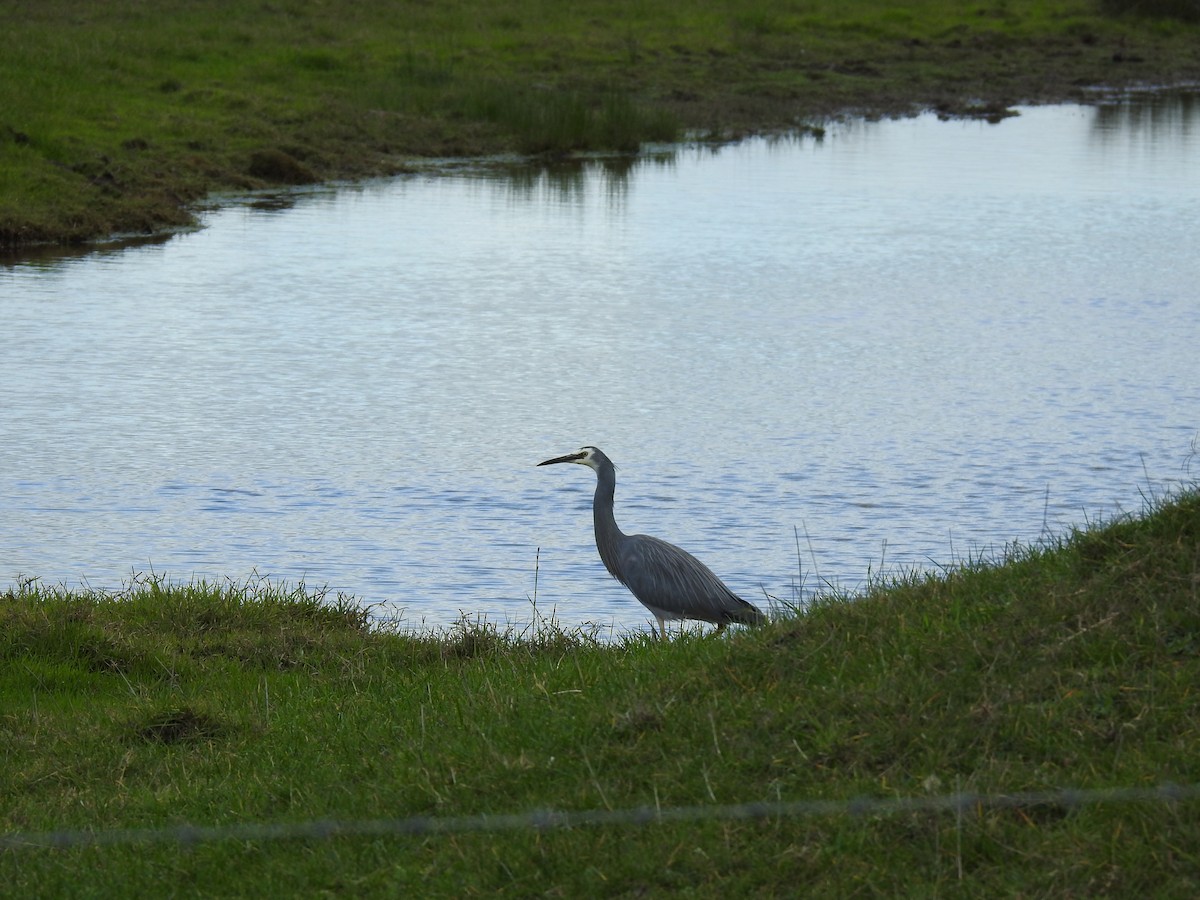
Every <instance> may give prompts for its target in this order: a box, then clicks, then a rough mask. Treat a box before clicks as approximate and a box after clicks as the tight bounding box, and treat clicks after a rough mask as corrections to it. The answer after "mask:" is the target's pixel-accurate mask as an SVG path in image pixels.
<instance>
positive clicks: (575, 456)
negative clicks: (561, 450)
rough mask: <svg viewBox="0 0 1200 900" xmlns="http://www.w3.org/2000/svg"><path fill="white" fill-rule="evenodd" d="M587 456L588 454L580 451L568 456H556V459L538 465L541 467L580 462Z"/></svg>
mask: <svg viewBox="0 0 1200 900" xmlns="http://www.w3.org/2000/svg"><path fill="white" fill-rule="evenodd" d="M585 456H587V454H586V453H584V452H583V451H580V452H578V453H568V454H567V455H566V456H556V457H554V459H547V460H545V461H544V462H540V463H538V465H539V466H552V465H554V464H555V463H564V462H579V461H580V460H581V459H583V458H584V457H585Z"/></svg>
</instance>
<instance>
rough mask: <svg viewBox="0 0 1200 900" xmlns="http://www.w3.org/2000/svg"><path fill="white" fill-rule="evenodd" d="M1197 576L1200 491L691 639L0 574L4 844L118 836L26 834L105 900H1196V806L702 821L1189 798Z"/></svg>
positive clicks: (10, 875) (62, 877)
mask: <svg viewBox="0 0 1200 900" xmlns="http://www.w3.org/2000/svg"><path fill="white" fill-rule="evenodd" d="M1198 591H1200V495H1197V494H1195V493H1193V494H1190V495H1188V496H1184V497H1182V498H1180V499H1178V500H1176V501H1173V502H1170V503H1159V504H1156V505H1155V506H1154V508H1153V509H1151V510H1148V511H1147V513H1146V514H1145V515H1143V516H1141V517H1139V518H1131V519H1127V520H1122V521H1120V522H1117V523H1115V524H1111V525H1107V526H1104V527H1095V528H1092V529H1089V530H1087V531H1085V532H1081V533H1078V534H1075V535H1073V536H1071V537H1070V538H1068V539H1065V540H1063V541H1061V542H1059V543H1058V544H1056V545H1055V546H1053V547H1047V548H1038V549H1021V550H1016V551H1014V552H1013V553H1012V554H1011V556H1010V558H1009V559H1008V560H1007V561H1006V562H1004V563H1003V564H993V565H977V566H972V567H969V568H967V569H965V570H962V571H952V572H948V573H946V574H944V575H943V576H941V577H937V578H927V577H914V578H907V579H901V580H900V581H899V583H894V584H891V585H889V586H886V587H883V586H881V587H878V588H874V589H871V590H870V591H868V592H867V593H866V594H865V595H863V596H861V597H857V598H854V599H853V602H849V598H839V597H834V596H827V597H825V598H823V599H821V600H820V601H819V602H818V603H817V604H816V605H815V606H814V607H813V608H812V609H811V610H810V611H809V612H807V613H805V614H804V615H802V616H799V617H795V618H792V619H788V620H784V621H779V622H776V623H774V624H772V625H771V626H768V627H765V628H762V629H759V630H755V631H748V632H747V631H743V632H742V633H739V634H735V635H730V636H728V637H726V638H699V637H695V636H688V637H684V638H681V639H679V640H675V641H672V642H670V643H667V644H665V645H659V644H657V643H655V642H652V641H648V640H645V641H643V640H638V639H631V640H629V641H627V642H626V643H624V644H620V645H617V646H611V645H609V646H605V645H597V644H595V643H594V642H592V641H590V640H588V639H587V638H586V637H582V636H580V635H572V634H566V633H562V632H561V631H559V630H555V629H553V628H551V629H546V630H543V631H541V632H537V633H528V634H526V635H524V636H513V635H506V634H502V633H498V632H497V631H496V630H494V629H488V628H481V627H466V628H463V629H461V630H459V631H458V632H455V633H453V634H449V635H444V636H442V637H437V638H434V637H412V636H405V635H401V634H396V633H389V632H388V631H387V630H386V629H384V630H379V629H370V628H368V627H367V623H366V620H365V619H364V616H363V615H362V613H361V612H360V611H359V610H357V609H356V608H354V607H353V606H351V605H346V604H336V603H335V604H327V603H321V602H320V601H319V598H316V597H312V596H309V595H305V594H303V593H293V594H288V593H286V592H283V591H279V590H277V589H273V588H270V587H261V586H259V587H250V588H246V587H211V588H210V587H205V586H201V585H194V586H191V587H166V586H163V585H161V584H156V583H153V582H150V583H145V584H141V585H136V586H134V587H133V588H131V590H130V591H129V592H128V593H127V594H125V595H122V596H119V597H97V596H82V595H70V594H63V593H60V592H56V591H53V590H47V589H43V588H39V587H37V586H36V585H34V586H29V587H27V588H25V589H22V590H19V591H16V592H10V593H9V594H8V595H5V596H0V661H2V663H0V753H2V754H3V764H2V765H0V797H2V798H3V803H2V804H0V823H2V824H0V831H2V832H3V834H0V837H5V836H11V835H12V834H13V833H16V832H21V833H25V834H26V835H30V834H34V833H39V832H54V831H59V830H63V829H66V830H80V831H82V832H85V833H92V832H95V833H96V834H97V837H98V839H99V840H100V841H101V842H102V843H100V844H97V845H95V846H91V845H77V844H71V845H67V846H61V847H41V848H33V847H20V848H19V847H17V846H14V844H16V843H19V841H13V840H11V838H10V837H9V838H5V840H4V844H2V845H0V884H4V885H6V887H7V889H8V890H9V891H11V892H13V893H14V894H15V895H19V896H56V895H57V896H101V897H102V896H114V897H116V896H145V895H149V894H151V893H153V894H156V895H157V894H162V893H171V894H172V895H175V896H214V895H220V896H278V895H282V896H314V895H317V894H319V893H321V892H349V893H353V894H354V895H356V896H397V895H398V894H400V893H401V892H403V891H404V890H405V889H413V890H419V891H420V892H422V893H423V894H425V895H428V894H436V895H440V896H469V895H476V894H483V893H493V892H498V893H501V894H510V895H516V896H529V895H531V894H551V895H560V896H582V895H596V894H602V895H643V894H646V893H656V892H659V891H665V890H672V889H679V890H686V891H689V892H694V893H696V894H699V895H702V896H748V895H751V893H752V892H753V893H755V894H758V895H762V894H766V895H771V894H774V895H792V894H793V893H794V891H795V890H796V889H797V887H798V886H799V885H803V886H804V891H805V893H810V894H812V895H817V896H820V895H825V896H833V895H836V896H845V895H848V894H871V893H889V894H891V893H896V894H901V895H909V896H934V895H938V894H939V893H945V894H949V895H954V894H969V895H972V896H999V895H1005V896H1011V895H1039V896H1045V895H1054V896H1098V895H1112V896H1157V897H1172V896H1178V897H1183V896H1194V895H1195V894H1196V891H1197V890H1198V889H1200V800H1198V799H1197V798H1196V796H1195V795H1194V794H1193V795H1192V796H1191V798H1190V799H1184V800H1181V801H1178V802H1172V801H1169V800H1165V799H1162V800H1152V801H1151V802H1131V801H1129V800H1125V801H1123V802H1119V801H1118V800H1117V799H1114V800H1113V802H1100V803H1087V804H1080V805H1071V804H1070V803H1066V802H1056V801H1052V800H1050V801H1046V800H1043V801H1042V802H1017V803H1014V804H1013V805H1003V806H992V805H987V804H969V805H967V806H966V807H965V808H963V807H954V808H942V809H938V808H914V809H888V808H884V807H865V806H863V807H858V811H857V812H855V811H854V809H855V808H854V807H853V806H847V807H846V808H844V809H842V810H841V811H840V812H838V813H832V814H831V813H829V812H827V811H826V812H820V813H816V814H812V815H798V816H767V817H765V818H751V819H739V818H728V817H725V818H722V817H715V816H714V817H705V816H704V815H703V811H704V810H705V809H710V810H717V809H718V808H719V807H721V806H722V805H727V804H738V803H748V802H749V803H758V802H775V801H779V800H783V801H795V800H820V801H834V802H835V804H836V803H837V802H840V801H850V800H852V799H853V798H863V797H866V798H877V799H879V800H882V801H886V800H888V799H889V798H916V799H920V798H925V797H936V796H939V795H941V794H946V793H952V792H958V791H966V792H977V793H979V794H988V795H990V794H998V793H1015V792H1026V791H1034V792H1037V791H1057V790H1060V789H1064V788H1070V789H1080V790H1096V789H1107V788H1121V789H1126V788H1142V787H1154V786H1157V785H1160V784H1163V783H1166V782H1174V783H1177V784H1183V785H1189V784H1190V785H1196V784H1198V783H1200V691H1197V685H1200V602H1198V600H1200V598H1198ZM639 807H648V808H650V809H652V810H662V811H664V813H665V814H666V816H667V820H665V821H662V822H657V823H656V822H653V821H650V822H643V823H642V824H631V823H629V822H625V823H604V822H598V823H594V824H588V825H578V826H576V827H571V828H556V829H548V830H538V829H535V828H532V827H518V828H511V829H500V830H484V831H479V830H472V829H474V828H477V827H478V825H479V822H478V821H477V820H468V821H467V822H465V823H461V824H462V825H463V827H461V828H456V829H452V830H450V831H448V832H445V833H431V832H427V833H417V834H398V833H390V832H389V831H388V830H387V829H380V830H379V831H378V832H377V833H375V832H372V833H367V834H359V835H343V836H338V837H329V836H314V833H315V834H317V835H319V833H320V831H321V827H320V826H311V827H310V828H309V831H308V833H309V837H307V838H304V839H287V840H271V839H267V838H268V837H269V835H267V834H266V833H265V832H241V833H234V834H232V835H230V836H227V837H225V838H224V839H220V840H207V839H206V840H199V841H190V842H189V841H186V840H184V841H183V843H182V844H181V843H180V842H179V840H177V838H178V837H179V835H178V834H175V835H172V836H169V839H167V840H164V841H162V842H151V843H142V842H138V841H133V842H125V841H122V840H121V839H120V838H121V835H120V834H114V833H113V832H111V831H110V830H111V829H131V828H132V829H143V828H158V827H169V826H175V825H179V824H180V823H190V824H193V825H199V826H238V825H241V826H244V825H246V824H247V823H258V824H263V823H266V824H267V825H280V824H286V823H306V822H313V821H314V820H328V819H337V820H354V821H361V820H384V819H397V818H404V817H409V816H417V815H420V816H430V817H436V818H437V819H438V820H439V821H442V820H443V819H444V818H445V817H456V816H459V817H462V816H466V817H470V816H476V815H479V814H485V813H486V814H495V815H505V814H510V813H527V812H530V811H537V810H549V809H553V810H566V811H598V812H597V816H599V817H603V815H604V814H606V813H607V811H609V810H615V811H620V810H627V809H632V808H639ZM694 807H699V808H700V810H699V813H698V814H696V815H695V816H694V817H692V818H688V819H685V820H670V818H669V817H670V815H671V810H674V809H678V808H694ZM466 826H470V828H468V827H466ZM78 837H79V835H78V834H76V835H74V839H76V840H77V839H78ZM109 840H111V841H113V842H112V843H103V842H104V841H109ZM5 845H7V846H5Z"/></svg>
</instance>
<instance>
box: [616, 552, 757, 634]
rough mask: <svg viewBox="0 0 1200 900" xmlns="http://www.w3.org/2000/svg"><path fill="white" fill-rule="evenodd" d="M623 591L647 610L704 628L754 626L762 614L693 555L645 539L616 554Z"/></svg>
mask: <svg viewBox="0 0 1200 900" xmlns="http://www.w3.org/2000/svg"><path fill="white" fill-rule="evenodd" d="M618 554H619V557H620V562H621V574H622V575H623V576H624V578H623V581H624V583H625V586H626V587H627V588H629V590H630V591H631V592H632V593H633V595H634V596H635V597H637V598H638V599H639V600H640V601H642V603H644V604H646V606H649V607H651V608H652V609H654V610H661V611H662V612H664V613H668V614H670V615H673V616H679V617H681V618H688V619H700V620H702V621H705V622H715V623H718V624H720V623H724V622H748V623H749V622H757V621H759V620H760V619H761V618H762V613H760V612H759V611H758V609H756V608H755V607H754V606H753V605H751V604H749V603H747V602H746V601H745V600H743V599H741V598H740V597H738V596H737V595H736V594H734V593H733V591H731V590H729V588H727V587H726V586H725V584H724V583H723V582H722V581H721V579H720V578H718V577H717V576H716V575H715V574H713V571H712V569H710V568H709V567H708V566H706V565H705V564H704V563H702V562H700V560H698V559H696V557H694V556H692V554H690V553H688V552H687V551H686V550H683V549H681V548H679V547H676V546H675V545H674V544H670V543H667V542H666V541H663V540H660V539H658V538H655V537H650V536H649V535H645V534H633V535H629V536H628V537H626V538H625V540H624V541H622V542H621V545H620V547H619V548H618Z"/></svg>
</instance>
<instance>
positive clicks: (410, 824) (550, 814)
mask: <svg viewBox="0 0 1200 900" xmlns="http://www.w3.org/2000/svg"><path fill="white" fill-rule="evenodd" d="M1197 799H1200V784H1187V785H1178V784H1161V785H1158V786H1157V787H1127V788H1098V789H1077V790H1072V789H1066V790H1056V791H1031V792H1023V793H1012V794H977V793H971V792H960V793H954V794H939V795H929V796H916V797H859V798H854V799H850V800H792V801H778V802H764V803H737V804H728V805H717V804H714V805H705V806H674V807H666V808H660V807H656V806H639V807H632V808H627V809H590V810H579V811H559V810H535V811H531V812H526V813H509V814H500V815H490V814H479V815H469V816H406V817H402V818H394V819H361V820H354V819H349V820H343V819H313V820H308V821H303V822H258V823H245V824H235V825H212V826H197V825H172V826H166V827H162V828H117V829H96V830H86V829H64V830H59V831H37V832H33V831H31V832H11V833H9V834H0V850H9V851H20V850H36V849H46V848H57V849H68V848H75V847H96V846H112V845H120V844H165V843H174V844H181V845H195V844H206V843H214V842H217V841H280V840H328V839H332V838H338V837H360V836H368V837H379V836H403V835H438V834H466V833H472V832H476V833H477V832H501V831H514V830H517V829H530V830H538V831H548V830H556V829H565V828H581V827H589V826H647V825H655V824H660V823H671V822H687V821H697V820H730V819H745V820H750V819H785V818H833V817H839V816H846V817H857V818H863V817H886V816H894V815H898V814H901V813H912V812H954V813H955V814H956V815H959V816H963V815H965V814H967V813H970V812H975V813H977V814H978V813H982V812H984V811H986V810H997V809H1013V808H1032V807H1057V808H1061V809H1067V810H1071V809H1077V808H1080V807H1085V806H1096V805H1100V804H1113V803H1122V804H1128V803H1143V804H1145V803H1158V804H1164V805H1169V806H1175V805H1178V804H1180V803H1184V802H1186V801H1190V800H1197Z"/></svg>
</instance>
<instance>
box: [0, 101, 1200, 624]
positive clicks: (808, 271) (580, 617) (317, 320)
mask: <svg viewBox="0 0 1200 900" xmlns="http://www.w3.org/2000/svg"><path fill="white" fill-rule="evenodd" d="M291 199H292V200H293V201H294V202H290V203H288V204H284V207H285V208H282V209H278V208H256V207H255V206H254V205H251V204H248V203H233V204H231V205H227V206H224V207H222V208H218V209H215V210H214V211H212V212H210V213H208V214H206V215H205V219H204V226H205V227H204V228H203V230H200V231H198V232H196V233H191V234H186V235H182V236H178V237H176V238H174V239H172V240H170V241H167V242H165V243H157V244H154V245H147V246H141V247H134V248H126V249H121V250H119V251H114V252H109V253H93V254H89V255H84V256H80V257H76V258H69V259H53V260H46V261H30V262H25V263H15V264H10V265H8V266H6V267H3V268H0V316H2V320H3V322H4V323H5V324H4V334H5V340H4V352H3V354H0V391H2V394H3V402H2V403H0V584H3V583H5V582H7V583H13V582H15V581H17V580H18V578H20V577H31V576H32V577H38V578H40V579H41V580H42V581H43V582H44V583H47V584H59V583H61V584H65V585H68V586H78V585H90V586H91V587H95V588H109V589H114V588H120V587H121V586H122V584H124V583H126V582H128V580H129V579H130V578H131V577H133V576H134V575H135V574H146V573H150V572H153V573H155V574H157V575H160V576H166V577H168V578H171V579H173V580H178V581H187V580H190V579H192V578H206V579H209V580H217V581H222V580H225V579H227V578H230V579H235V580H245V579H246V578H248V577H252V576H254V575H258V576H263V577H268V578H270V579H272V580H279V581H285V582H288V583H295V582H298V581H304V582H305V583H306V584H308V585H309V586H312V587H318V586H327V587H328V588H329V589H330V590H331V591H333V592H338V591H341V592H346V593H350V594H353V595H354V596H355V597H356V598H358V599H359V600H360V601H361V602H363V603H367V604H375V605H376V609H377V612H378V613H379V614H380V615H394V614H397V613H400V614H402V615H403V616H404V620H405V621H406V622H408V623H410V624H411V625H414V626H425V627H437V626H443V625H447V624H449V623H452V622H453V621H454V620H456V619H457V618H458V617H459V615H460V613H466V614H467V615H469V616H472V617H476V616H478V617H485V618H487V619H488V620H490V621H495V622H514V623H521V622H524V621H527V620H529V618H530V617H531V613H532V606H531V598H532V597H533V595H534V593H535V590H536V597H537V602H538V607H539V610H540V611H541V612H543V613H549V612H551V611H553V612H554V613H555V615H556V616H557V618H558V619H559V620H560V621H562V622H564V623H565V624H568V625H573V624H577V623H584V622H594V623H598V624H601V625H604V626H605V627H608V626H615V628H616V629H617V630H618V631H619V630H622V629H626V628H641V627H645V622H646V620H647V614H646V613H645V612H644V611H643V610H642V608H641V607H640V606H639V605H638V604H637V603H635V602H634V601H633V600H632V598H630V597H629V595H628V594H627V593H626V592H625V591H624V589H623V588H621V587H620V586H619V585H617V584H616V583H615V582H613V581H611V580H609V579H608V577H607V575H606V574H605V573H604V570H603V568H602V567H601V564H600V562H599V560H598V558H597V557H596V554H595V549H594V546H593V545H592V539H591V516H590V502H591V492H592V487H593V477H592V475H591V473H590V472H588V471H587V470H585V469H582V468H578V467H573V466H560V467H554V468H549V469H538V468H535V467H534V464H535V463H536V462H538V461H539V460H541V459H544V458H547V457H550V456H557V455H560V454H562V453H566V452H569V451H572V450H574V449H576V448H577V447H578V446H579V445H581V444H585V443H586V444H596V445H598V446H600V447H602V448H603V449H604V450H605V451H606V452H607V453H608V454H609V455H610V456H611V457H613V459H614V460H615V461H616V462H617V465H618V470H619V471H618V488H617V506H618V508H617V517H618V521H619V522H620V523H621V524H622V526H623V527H624V528H625V529H626V530H627V531H645V532H648V533H652V534H656V535H659V536H662V537H666V538H667V539H670V540H674V541H675V542H677V543H680V544H682V545H684V546H685V547H688V548H689V549H691V550H693V552H696V553H697V555H699V556H701V557H702V558H703V559H705V560H706V561H707V562H708V563H709V564H710V565H711V566H712V567H713V568H714V569H716V570H717V571H718V573H720V574H721V575H722V576H723V577H725V579H726V580H727V581H728V582H729V584H730V585H731V586H732V587H733V588H734V589H735V590H737V591H738V592H739V593H741V594H743V595H744V596H746V597H748V598H750V599H752V600H755V601H757V602H760V603H763V602H764V592H765V593H767V594H770V595H773V596H777V597H781V598H783V599H784V600H788V601H792V600H794V599H796V598H797V597H800V596H802V595H803V594H804V592H806V591H808V590H811V589H813V588H816V587H819V586H820V585H821V584H822V583H823V582H832V583H834V584H837V585H839V586H841V587H844V588H848V589H854V588H856V587H858V586H861V585H862V584H863V582H864V580H865V579H866V578H867V577H868V573H869V572H872V573H873V572H878V571H881V570H882V571H884V572H889V571H890V572H895V571H898V570H905V569H908V568H912V567H917V568H929V567H936V566H942V565H947V564H952V563H954V562H956V561H961V560H962V559H964V558H968V557H977V556H980V555H985V556H986V555H989V554H991V555H994V554H997V553H1000V552H1002V550H1003V548H1004V547H1005V545H1006V544H1007V543H1008V542H1011V541H1022V542H1030V541H1036V540H1038V539H1039V537H1041V536H1043V535H1045V534H1047V533H1050V534H1061V533H1062V532H1063V531H1064V530H1065V529H1067V528H1068V527H1070V526H1072V525H1082V524H1084V523H1085V522H1087V521H1090V520H1093V519H1097V518H1104V517H1108V516H1111V515H1114V514H1116V513H1118V512H1120V511H1123V510H1129V511H1136V510H1138V509H1139V508H1140V507H1141V503H1142V495H1143V494H1146V493H1159V492H1162V491H1165V490H1170V489H1171V487H1172V486H1174V485H1177V484H1178V483H1179V482H1180V481H1189V480H1190V479H1192V478H1194V475H1195V471H1194V468H1189V466H1190V464H1191V458H1192V453H1193V450H1194V448H1195V442H1196V439H1197V433H1198V429H1200V426H1198V422H1197V411H1198V410H1200V353H1197V351H1196V346H1197V334H1198V333H1200V328H1198V326H1200V296H1198V293H1200V287H1198V286H1200V254H1197V253H1196V252H1195V248H1194V246H1193V245H1194V243H1195V231H1196V223H1197V222H1200V116H1198V115H1197V105H1196V103H1195V101H1194V99H1193V98H1188V97H1179V96H1176V97H1166V98H1153V97H1152V98H1142V99H1140V100H1137V101H1127V102H1122V103H1113V104H1111V105H1108V106H1105V107H1100V108H1076V107H1046V108H1035V109H1024V110H1022V115H1021V116H1020V117H1018V118H1014V119H1008V120H1005V121H1004V122H1003V123H1001V124H999V125H986V124H981V123H977V122H939V121H937V120H936V119H935V118H933V117H930V116H925V117H921V118H916V119H908V120H902V121H887V122H861V121H856V122H849V123H844V124H839V125H835V126H834V127H832V128H831V129H830V130H829V133H828V134H827V136H826V138H825V139H824V140H823V141H815V140H813V139H811V138H808V139H804V140H790V141H774V142H772V141H765V140H754V141H748V142H746V143H744V144H740V145H737V146H733V147H726V148H722V149H720V150H712V149H709V148H703V147H684V148H677V149H675V150H674V151H672V152H667V153H665V154H663V155H660V156H658V157H656V158H655V159H651V160H645V161H641V162H639V163H636V164H633V165H630V164H629V163H628V162H624V163H619V164H608V165H606V164H603V163H600V162H592V163H587V164H584V165H582V166H576V167H574V168H565V169H562V170H558V171H554V172H537V171H531V170H529V169H525V168H521V167H503V166H492V167H488V166H476V167H467V168H461V169H452V170H450V171H444V172H439V173H437V174H425V175H418V176H412V177H407V178H402V179H399V180H394V181H388V182H381V183H373V184H370V185H366V186H358V187H350V188H342V189H337V190H333V189H323V190H318V191H313V192H308V193H304V194H300V195H297V196H295V197H294V198H291ZM535 572H536V584H535Z"/></svg>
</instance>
